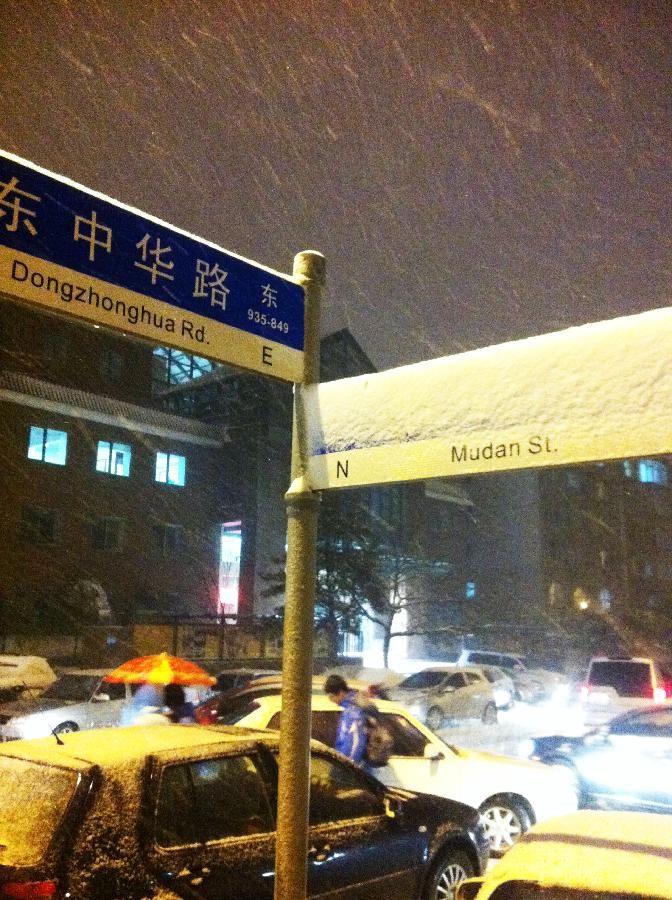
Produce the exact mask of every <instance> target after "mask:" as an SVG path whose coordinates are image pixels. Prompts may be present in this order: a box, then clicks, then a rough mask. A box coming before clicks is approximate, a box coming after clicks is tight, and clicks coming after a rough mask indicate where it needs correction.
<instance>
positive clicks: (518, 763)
mask: <svg viewBox="0 0 672 900" xmlns="http://www.w3.org/2000/svg"><path fill="white" fill-rule="evenodd" d="M451 749H452V750H453V752H454V753H455V754H456V755H457V756H458V757H459V758H460V759H463V760H466V761H468V762H469V763H471V764H472V765H473V766H479V767H481V766H482V767H483V771H484V772H485V771H488V772H489V771H492V772H494V771H497V772H499V773H501V772H502V770H504V769H506V770H507V774H508V775H511V776H512V777H515V776H520V777H521V778H524V779H525V780H526V781H528V782H529V780H530V779H533V780H535V781H536V780H540V781H546V780H551V781H556V782H560V781H563V780H564V781H566V782H567V783H568V784H571V781H572V779H571V774H570V773H569V772H564V771H563V770H559V769H556V768H552V767H551V766H547V765H546V764H545V763H541V762H538V761H536V760H532V759H517V758H516V757H515V756H503V755H502V754H499V753H488V752H486V751H485V750H467V749H465V748H464V747H454V746H452V745H451Z"/></svg>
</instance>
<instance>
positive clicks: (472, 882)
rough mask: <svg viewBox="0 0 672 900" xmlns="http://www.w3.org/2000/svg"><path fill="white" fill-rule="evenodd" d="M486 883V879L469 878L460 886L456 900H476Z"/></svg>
mask: <svg viewBox="0 0 672 900" xmlns="http://www.w3.org/2000/svg"><path fill="white" fill-rule="evenodd" d="M484 881H485V879H484V878H467V879H466V881H463V882H462V883H461V884H460V885H458V888H457V892H456V894H455V900H475V898H476V895H477V894H478V892H479V891H480V889H481V885H482V884H483V882H484Z"/></svg>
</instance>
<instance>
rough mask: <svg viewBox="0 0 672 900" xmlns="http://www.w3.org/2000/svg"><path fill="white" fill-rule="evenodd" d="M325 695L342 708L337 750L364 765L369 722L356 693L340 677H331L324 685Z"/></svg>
mask: <svg viewBox="0 0 672 900" xmlns="http://www.w3.org/2000/svg"><path fill="white" fill-rule="evenodd" d="M324 693H325V694H326V695H327V697H329V699H330V700H331V701H332V702H333V703H337V704H338V706H340V707H341V708H342V712H341V714H340V716H339V717H338V728H337V731H336V744H335V749H336V750H338V752H339V753H342V754H343V755H344V756H348V757H349V758H350V759H351V760H352V761H353V762H355V763H357V764H358V765H362V763H363V762H364V754H365V753H366V743H367V721H366V714H365V712H364V710H363V708H362V706H361V705H360V704H359V703H358V702H357V697H356V691H351V690H350V688H349V687H348V685H347V682H346V681H345V679H344V678H342V677H341V676H340V675H330V676H329V677H328V678H327V680H326V681H325V683H324Z"/></svg>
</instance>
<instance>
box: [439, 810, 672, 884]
mask: <svg viewBox="0 0 672 900" xmlns="http://www.w3.org/2000/svg"><path fill="white" fill-rule="evenodd" d="M457 897H458V900H490V898H492V900H591V898H594V900H645V898H650V900H663V898H669V897H672V820H670V819H669V818H668V817H667V816H657V815H655V814H654V813H631V812H616V813H615V812H602V811H596V810H583V811H581V812H577V813H573V814H572V815H567V816H560V817H558V818H553V819H549V820H548V821H547V822H544V823H543V824H542V825H536V826H535V827H534V828H532V829H531V830H530V831H529V832H528V833H527V834H526V835H525V836H524V837H523V838H522V839H521V840H520V841H519V842H518V844H517V845H516V846H515V847H513V848H512V849H511V850H510V851H509V852H508V853H507V854H506V856H505V857H504V858H503V859H502V860H500V861H499V862H498V863H497V865H495V866H494V867H493V868H492V869H491V870H490V871H489V872H488V874H487V875H486V876H485V877H482V878H473V879H469V880H468V881H465V882H463V883H462V885H460V887H459V888H458V890H457Z"/></svg>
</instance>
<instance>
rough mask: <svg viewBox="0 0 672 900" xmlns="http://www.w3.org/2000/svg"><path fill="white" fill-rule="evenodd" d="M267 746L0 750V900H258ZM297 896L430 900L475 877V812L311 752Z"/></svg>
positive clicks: (272, 779) (77, 742)
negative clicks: (302, 877) (304, 888)
mask: <svg viewBox="0 0 672 900" xmlns="http://www.w3.org/2000/svg"><path fill="white" fill-rule="evenodd" d="M277 753H278V737H277V735H276V734H273V733H271V732H263V731H256V730H251V729H240V728H235V729H228V728H205V727H201V726H198V725H194V726H186V725H162V726H153V727H144V728H142V727H136V728H116V729H104V730H99V731H87V732H78V733H73V734H67V735H62V736H60V737H53V738H43V739H39V740H33V741H16V742H13V743H11V744H8V745H4V747H3V750H2V752H0V896H1V897H5V896H6V897H23V898H30V897H53V898H66V897H73V898H77V900H120V898H123V900H140V898H143V900H149V898H155V900H177V898H190V900H209V898H213V900H214V898H217V900H264V898H269V900H270V898H272V896H273V886H274V856H275V806H276V796H277V762H276V760H277ZM311 760H312V761H311V797H310V829H309V835H308V855H307V860H306V866H307V875H308V896H309V897H311V898H326V897H328V898H329V900H337V898H338V900H355V898H357V900H369V898H371V900H373V898H374V897H375V898H377V897H385V898H386V900H395V898H399V900H401V898H402V897H403V898H422V900H445V898H450V897H452V896H454V891H455V888H456V886H457V884H458V883H459V882H460V881H461V880H463V879H464V878H465V877H468V876H472V875H475V874H480V873H481V872H482V871H483V868H484V865H485V861H486V858H487V853H488V840H487V837H486V835H485V831H484V828H483V825H482V824H481V822H480V819H479V816H478V813H477V812H476V810H474V809H472V808H471V807H468V806H464V805H462V804H459V803H455V802H452V801H449V800H445V799H443V798H438V797H430V796H426V795H422V794H414V793H411V792H409V791H399V790H391V789H389V788H385V787H384V786H383V785H382V784H380V783H379V782H378V781H376V779H374V778H372V777H370V776H369V775H367V774H365V773H364V772H362V771H361V770H360V769H358V768H357V767H356V766H354V765H352V764H351V763H349V762H348V761H347V760H345V759H344V758H343V757H341V756H339V755H338V754H335V753H334V752H333V751H330V750H328V749H327V748H326V747H324V746H323V745H321V744H318V743H316V742H314V743H313V746H312V757H311Z"/></svg>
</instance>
